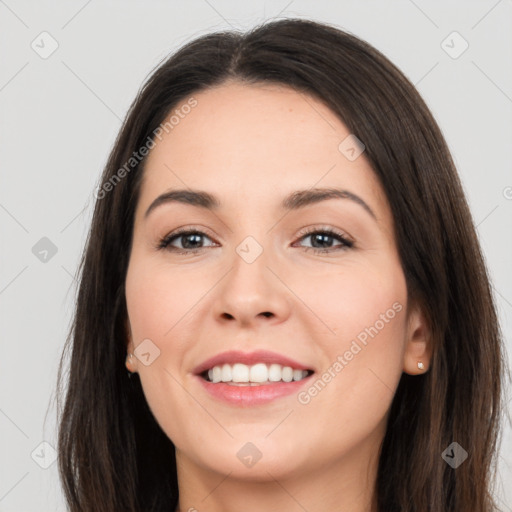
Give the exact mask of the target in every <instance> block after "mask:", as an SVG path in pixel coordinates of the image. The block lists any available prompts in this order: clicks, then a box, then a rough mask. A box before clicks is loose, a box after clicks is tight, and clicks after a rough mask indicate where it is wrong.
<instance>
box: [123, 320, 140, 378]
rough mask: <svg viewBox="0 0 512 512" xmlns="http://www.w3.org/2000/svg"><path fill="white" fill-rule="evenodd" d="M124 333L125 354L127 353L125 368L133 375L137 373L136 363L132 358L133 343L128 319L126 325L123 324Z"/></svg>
mask: <svg viewBox="0 0 512 512" xmlns="http://www.w3.org/2000/svg"><path fill="white" fill-rule="evenodd" d="M125 332H126V352H127V355H126V360H125V366H126V369H127V370H128V371H129V372H130V373H135V372H136V371H137V362H136V358H135V357H134V354H133V352H134V346H133V341H132V330H131V327H130V323H129V321H128V319H127V320H126V323H125Z"/></svg>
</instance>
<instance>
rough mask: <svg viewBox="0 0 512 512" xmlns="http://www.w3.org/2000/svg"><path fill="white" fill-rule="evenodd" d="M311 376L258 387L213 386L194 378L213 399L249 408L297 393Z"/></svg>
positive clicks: (218, 384) (221, 384) (220, 384)
mask: <svg viewBox="0 0 512 512" xmlns="http://www.w3.org/2000/svg"><path fill="white" fill-rule="evenodd" d="M312 375H314V374H312ZM312 375H309V376H308V377H306V378H304V379H302V380H296V381H292V382H272V383H271V384H261V385H259V386H232V385H230V384H226V383H223V382H218V383H217V384H214V383H213V382H210V381H207V380H205V379H203V378H202V377H201V376H196V377H197V378H198V379H199V380H200V382H201V385H202V386H203V388H204V389H205V390H206V391H207V392H208V393H210V394H211V395H212V396H213V397H215V398H217V399H219V400H221V401H223V402H227V403H229V404H232V405H237V406H239V407H250V406H253V405H262V404H267V403H269V402H272V401H274V400H277V399H278V398H282V397H285V396H288V395H291V394H293V393H297V392H298V391H299V389H300V388H301V387H302V386H304V384H305V383H306V382H309V379H310V378H311V377H312Z"/></svg>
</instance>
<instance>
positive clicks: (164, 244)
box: [157, 228, 354, 254]
mask: <svg viewBox="0 0 512 512" xmlns="http://www.w3.org/2000/svg"><path fill="white" fill-rule="evenodd" d="M316 234H323V235H328V236H330V237H333V238H337V239H338V241H340V242H341V245H340V246H337V247H334V248H332V247H330V248H327V249H317V248H316V247H303V249H305V250H306V252H308V251H313V252H314V253H315V254H325V253H330V252H335V251H343V250H346V249H350V248H352V247H353V246H354V242H352V240H349V239H348V238H347V237H346V236H345V235H344V234H343V233H341V232H339V231H336V230H334V229H331V228H309V229H307V230H305V231H304V232H303V233H302V234H301V235H300V238H299V240H298V241H300V240H303V239H305V238H307V237H308V236H311V235H316ZM186 235H204V236H206V237H208V238H210V237H209V236H208V235H207V234H206V233H204V232H203V231H199V230H197V229H190V228H182V229H178V230H176V231H174V232H173V233H170V234H169V235H167V236H165V237H164V238H162V239H161V240H160V241H159V242H158V245H157V249H160V250H163V249H167V250H169V251H171V252H174V253H176V254H196V253H198V252H199V251H202V250H203V249H206V247H199V248H197V249H179V248H177V247H171V246H170V244H171V242H173V241H174V240H176V239H178V238H180V237H184V236H186Z"/></svg>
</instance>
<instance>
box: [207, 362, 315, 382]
mask: <svg viewBox="0 0 512 512" xmlns="http://www.w3.org/2000/svg"><path fill="white" fill-rule="evenodd" d="M307 376H308V371H307V370H296V369H293V368H292V367H291V366H281V365H280V364H275V363H274V364H270V365H266V364H265V363H257V364H254V365H252V366H248V365H246V364H241V363H235V364H234V365H230V364H223V365H222V366H214V367H213V368H210V369H209V370H208V380H209V381H210V382H213V383H214V384H216V383H218V382H227V383H232V384H233V385H235V384H234V383H237V384H244V383H247V384H248V383H250V382H255V383H260V384H261V383H268V382H279V381H283V382H292V381H298V380H302V379H304V378H305V377H307Z"/></svg>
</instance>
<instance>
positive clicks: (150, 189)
mask: <svg viewBox="0 0 512 512" xmlns="http://www.w3.org/2000/svg"><path fill="white" fill-rule="evenodd" d="M191 98H193V100H194V102H193V103H191V101H190V98H186V99H185V100H184V101H182V102H181V103H180V104H178V105H176V106H175V107H174V108H173V109H172V111H171V112H170V113H169V115H168V116H167V118H166V120H170V119H171V117H172V116H173V117H172V121H173V122H172V123H170V125H168V126H172V128H169V129H168V130H167V131H166V132H164V133H163V134H162V136H161V140H159V139H155V142H156V145H155V146H154V147H153V149H152V150H151V151H150V153H149V155H148V157H147V160H146V163H145V170H144V180H143V185H142V190H141V201H140V202H141V203H143V205H142V206H144V205H145V206H146V207H147V205H148V204H149V202H151V200H152V199H154V198H155V197H156V196H157V195H158V194H161V193H162V192H164V191H165V190H167V189H170V188H180V189H183V188H187V187H191V188H200V189H202V190H208V191H211V192H212V193H214V194H215V195H217V196H219V197H220V198H221V201H222V200H223V198H225V199H226V201H228V200H230V201H233V200H235V199H236V198H238V199H240V201H241V202H243V203H244V204H248V203H249V202H251V201H254V202H255V203H256V202H259V203H260V205H261V203H262V202H264V201H265V202H269V201H270V202H277V201H280V200H281V199H282V197H283V196H285V195H286V194H287V193H289V191H291V190H296V189H299V188H302V189H304V188H311V187H315V186H318V187H343V188H347V189H351V190H352V191H353V192H354V193H356V194H358V195H361V194H365V195H366V196H367V197H369V196H372V197H371V198H369V199H368V201H370V202H373V204H374V205H375V209H377V210H378V209H379V208H381V209H386V199H385V197H384V194H383V192H382V190H381V187H380V185H379V183H378V182H377V179H376V177H375V175H374V172H373V170H372V169H371V166H370V165H369V163H368V161H367V160H366V158H365V157H364V153H363V154H362V155H361V156H360V157H358V158H356V159H355V160H349V159H348V158H347V157H346V155H345V154H344V153H343V152H342V151H341V150H340V144H343V141H346V140H350V139H347V137H351V134H350V132H349V130H348V129H347V127H346V126H345V124H344V123H343V122H342V121H341V120H340V119H339V118H338V116H337V115H336V114H335V113H334V112H333V111H331V110H330V109H329V108H328V107H327V106H326V105H324V104H323V103H322V102H320V101H318V100H317V99H315V98H313V97H311V96H309V95H305V94H303V93H300V92H297V91H295V90H293V89H291V88H288V87H286V86H280V85H274V84H251V85H246V84H241V83H238V82H234V83H228V84H223V85H221V86H218V87H215V88H212V89H207V90H205V91H201V92H199V93H196V94H192V95H191ZM186 104H189V105H190V104H195V106H193V107H192V108H183V106H184V105H186ZM185 112H186V113H185ZM381 213H382V212H381Z"/></svg>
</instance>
